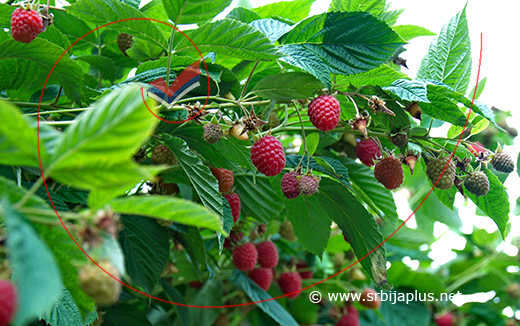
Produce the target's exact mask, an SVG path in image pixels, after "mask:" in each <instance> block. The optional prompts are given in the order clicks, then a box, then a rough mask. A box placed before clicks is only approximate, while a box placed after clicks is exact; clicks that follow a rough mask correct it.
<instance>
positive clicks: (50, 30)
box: [38, 25, 70, 51]
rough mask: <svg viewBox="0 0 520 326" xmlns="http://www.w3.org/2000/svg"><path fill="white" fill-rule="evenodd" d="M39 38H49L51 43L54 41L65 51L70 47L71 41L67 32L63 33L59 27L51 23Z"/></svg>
mask: <svg viewBox="0 0 520 326" xmlns="http://www.w3.org/2000/svg"><path fill="white" fill-rule="evenodd" d="M38 37H39V38H42V39H45V40H48V41H49V42H51V43H54V44H56V45H58V46H59V47H61V48H62V49H63V51H65V50H66V49H68V48H69V46H70V41H69V39H68V38H67V36H66V35H65V34H63V33H62V32H61V31H60V30H59V29H57V28H56V27H55V26H54V25H50V26H48V27H47V29H46V30H45V33H41V34H40V35H38Z"/></svg>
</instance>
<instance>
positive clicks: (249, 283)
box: [233, 270, 298, 326]
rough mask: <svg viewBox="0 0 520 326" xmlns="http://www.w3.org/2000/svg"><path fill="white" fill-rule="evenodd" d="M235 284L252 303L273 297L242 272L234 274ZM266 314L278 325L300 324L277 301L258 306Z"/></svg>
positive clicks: (293, 325)
mask: <svg viewBox="0 0 520 326" xmlns="http://www.w3.org/2000/svg"><path fill="white" fill-rule="evenodd" d="M233 283H235V284H236V285H237V287H238V288H240V289H242V290H243V291H244V292H245V293H246V294H247V295H248V296H249V298H250V299H251V300H252V301H262V300H267V299H270V298H271V296H270V295H269V294H268V293H267V292H265V291H264V290H262V289H261V288H260V287H259V286H258V285H257V284H256V283H255V282H254V281H253V280H251V279H250V278H249V277H247V276H246V274H244V273H243V272H241V271H238V270H235V271H234V272H233ZM257 305H258V307H259V308H260V309H262V310H263V311H264V312H265V313H266V314H268V315H269V316H271V317H272V318H273V319H274V320H275V321H276V322H277V323H279V324H280V325H282V326H297V325H298V323H297V322H296V320H294V318H293V317H292V316H291V315H290V314H289V313H288V312H287V310H285V309H284V308H283V307H282V305H280V303H278V302H277V301H276V300H271V301H267V302H262V303H258V304H257Z"/></svg>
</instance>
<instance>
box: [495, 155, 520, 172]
mask: <svg viewBox="0 0 520 326" xmlns="http://www.w3.org/2000/svg"><path fill="white" fill-rule="evenodd" d="M491 164H492V165H493V168H495V170H497V171H499V172H504V173H511V172H513V170H514V169H515V162H513V159H512V158H511V156H509V154H507V153H506V152H503V151H499V152H498V153H496V154H495V157H493V159H492V160H491Z"/></svg>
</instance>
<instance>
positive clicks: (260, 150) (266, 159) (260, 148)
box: [251, 135, 285, 177]
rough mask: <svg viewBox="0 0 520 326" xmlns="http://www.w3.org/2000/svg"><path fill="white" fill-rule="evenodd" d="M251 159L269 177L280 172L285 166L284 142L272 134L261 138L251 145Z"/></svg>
mask: <svg viewBox="0 0 520 326" xmlns="http://www.w3.org/2000/svg"><path fill="white" fill-rule="evenodd" d="M251 161H253V165H254V166H256V168H257V169H258V171H260V173H263V174H265V175H266V176H268V177H272V176H275V175H278V174H280V172H282V170H283V168H284V167H285V153H284V150H283V146H282V143H280V141H279V140H278V139H276V138H274V137H273V136H271V135H267V136H264V137H262V138H260V139H259V140H258V141H257V142H256V143H254V144H253V147H251Z"/></svg>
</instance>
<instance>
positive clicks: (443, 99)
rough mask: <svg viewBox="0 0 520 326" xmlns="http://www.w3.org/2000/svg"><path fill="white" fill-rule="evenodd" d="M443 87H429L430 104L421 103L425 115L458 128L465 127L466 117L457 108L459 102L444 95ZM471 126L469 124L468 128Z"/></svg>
mask: <svg viewBox="0 0 520 326" xmlns="http://www.w3.org/2000/svg"><path fill="white" fill-rule="evenodd" d="M440 88H442V87H439V86H434V85H428V86H427V89H428V100H429V101H430V103H421V104H420V107H421V109H422V111H423V113H425V114H427V115H429V116H430V117H432V118H435V119H439V120H442V121H446V122H449V123H451V124H454V125H457V126H464V125H465V123H466V115H465V114H464V113H462V111H461V110H460V108H459V107H458V106H457V104H456V103H457V102H458V101H454V100H453V99H452V98H450V97H448V96H446V95H445V94H443V92H442V89H440ZM470 125H471V124H470V123H468V126H470Z"/></svg>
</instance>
